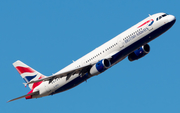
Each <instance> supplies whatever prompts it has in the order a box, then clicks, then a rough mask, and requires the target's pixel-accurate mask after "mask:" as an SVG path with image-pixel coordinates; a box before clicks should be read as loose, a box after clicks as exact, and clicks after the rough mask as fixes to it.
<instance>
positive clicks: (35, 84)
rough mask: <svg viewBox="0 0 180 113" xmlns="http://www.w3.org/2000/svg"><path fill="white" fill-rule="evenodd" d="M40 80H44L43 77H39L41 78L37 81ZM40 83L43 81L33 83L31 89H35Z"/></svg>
mask: <svg viewBox="0 0 180 113" xmlns="http://www.w3.org/2000/svg"><path fill="white" fill-rule="evenodd" d="M42 78H44V76H43V75H41V76H40V77H39V79H42ZM42 82H43V81H40V82H35V83H34V84H33V86H32V89H34V88H35V87H37V86H39V85H40V84H41V83H42Z"/></svg>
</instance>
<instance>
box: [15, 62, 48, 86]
mask: <svg viewBox="0 0 180 113" xmlns="http://www.w3.org/2000/svg"><path fill="white" fill-rule="evenodd" d="M13 66H14V67H15V68H16V70H17V71H18V72H19V74H20V75H21V77H22V78H23V79H24V80H25V81H26V83H28V82H30V81H31V80H38V79H41V78H44V77H46V76H44V75H42V74H41V73H39V72H38V71H36V70H34V69H33V68H31V67H29V66H28V65H26V64H24V63H23V62H21V61H20V60H18V61H16V62H14V63H13ZM41 83H42V81H41V82H36V83H33V84H29V88H30V89H34V88H35V87H37V86H38V85H40V84H41Z"/></svg>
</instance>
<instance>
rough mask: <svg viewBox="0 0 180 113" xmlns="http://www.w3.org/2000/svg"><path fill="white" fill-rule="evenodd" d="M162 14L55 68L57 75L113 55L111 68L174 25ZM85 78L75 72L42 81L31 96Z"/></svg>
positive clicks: (63, 88)
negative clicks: (60, 68)
mask: <svg viewBox="0 0 180 113" xmlns="http://www.w3.org/2000/svg"><path fill="white" fill-rule="evenodd" d="M164 14H165V13H157V14H154V15H150V16H149V17H147V18H146V19H144V20H142V21H141V22H139V23H137V24H136V25H134V26H132V27H131V28H129V29H127V30H126V31H124V32H122V33H121V34H119V35H117V36H116V37H114V38H113V39H111V40H109V41H108V42H106V43H104V44H103V45H101V46H99V47H97V48H96V49H94V50H93V51H91V52H90V53H88V54H86V55H85V56H83V57H81V58H80V59H78V60H77V61H75V62H73V63H71V64H70V65H68V66H67V67H65V68H63V69H62V70H60V71H58V72H57V73H56V74H58V73H63V72H66V71H68V70H70V69H72V68H79V67H81V66H84V65H88V64H94V63H97V62H98V61H100V60H102V59H111V58H112V57H113V56H116V57H114V58H113V59H112V60H111V61H112V62H111V63H112V64H111V67H112V66H113V65H115V64H116V63H118V62H120V61H121V60H123V59H124V58H126V57H127V56H128V55H129V54H130V53H132V52H133V51H135V50H136V49H138V48H139V47H141V46H142V45H145V44H147V43H148V42H149V41H151V40H153V39H155V38H156V37H157V36H159V35H161V34H162V33H164V32H165V31H167V30H168V29H169V28H170V27H171V26H172V25H173V24H174V21H175V17H174V16H173V15H166V16H164V17H161V16H162V15H164ZM88 78H90V76H88V77H81V75H79V74H74V75H72V76H70V78H69V79H68V80H67V79H66V77H62V78H56V79H54V80H53V81H52V82H51V83H49V81H45V82H43V83H42V84H41V85H39V86H37V87H36V88H35V89H34V91H36V90H39V91H40V94H39V96H37V97H34V98H38V97H42V96H47V95H52V94H55V93H59V92H62V91H65V90H67V89H70V88H72V87H74V86H76V85H78V84H80V83H82V82H83V81H85V80H87V79H88ZM81 79H82V80H81Z"/></svg>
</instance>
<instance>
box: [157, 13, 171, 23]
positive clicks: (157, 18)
mask: <svg viewBox="0 0 180 113" xmlns="http://www.w3.org/2000/svg"><path fill="white" fill-rule="evenodd" d="M167 15H168V14H163V15H161V16H159V17H158V18H156V21H158V20H160V19H161V18H163V17H165V16H167Z"/></svg>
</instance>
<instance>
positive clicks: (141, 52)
mask: <svg viewBox="0 0 180 113" xmlns="http://www.w3.org/2000/svg"><path fill="white" fill-rule="evenodd" d="M149 51H150V46H149V45H148V44H146V45H143V46H142V47H140V48H139V49H137V50H136V51H134V52H132V53H131V54H130V55H129V56H128V59H129V61H134V60H138V59H140V58H142V57H144V56H145V55H147V54H148V53H149Z"/></svg>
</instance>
